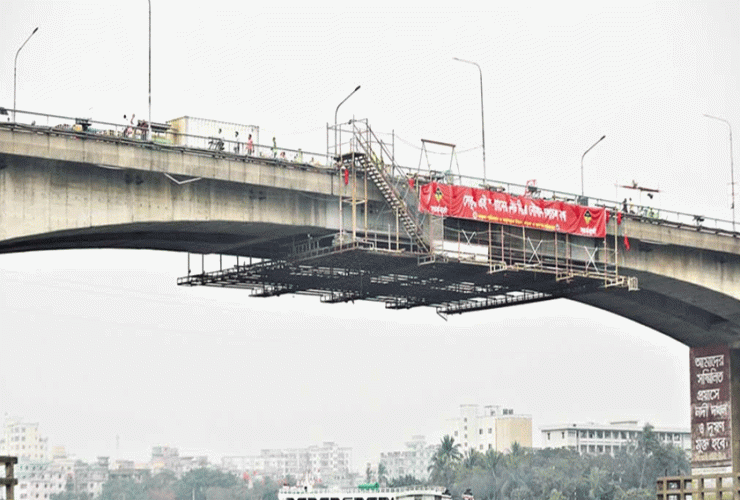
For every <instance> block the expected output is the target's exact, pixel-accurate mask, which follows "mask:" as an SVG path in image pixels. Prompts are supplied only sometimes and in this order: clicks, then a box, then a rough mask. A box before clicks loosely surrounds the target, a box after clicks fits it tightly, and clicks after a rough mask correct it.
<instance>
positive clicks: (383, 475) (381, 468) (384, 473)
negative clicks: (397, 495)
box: [378, 462, 388, 484]
mask: <svg viewBox="0 0 740 500" xmlns="http://www.w3.org/2000/svg"><path fill="white" fill-rule="evenodd" d="M378 482H379V483H380V484H385V483H387V482H388V469H386V467H385V464H384V463H383V462H380V463H379V464H378Z"/></svg>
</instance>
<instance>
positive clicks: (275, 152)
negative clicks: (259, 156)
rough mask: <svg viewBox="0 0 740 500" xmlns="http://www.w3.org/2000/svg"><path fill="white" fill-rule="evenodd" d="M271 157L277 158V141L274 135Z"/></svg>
mask: <svg viewBox="0 0 740 500" xmlns="http://www.w3.org/2000/svg"><path fill="white" fill-rule="evenodd" d="M272 157H273V158H277V141H276V140H275V136H274V135H273V136H272Z"/></svg>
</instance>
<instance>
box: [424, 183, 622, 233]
mask: <svg viewBox="0 0 740 500" xmlns="http://www.w3.org/2000/svg"><path fill="white" fill-rule="evenodd" d="M419 210H421V211H422V212H427V213H430V214H434V215H440V216H444V217H457V218H461V219H473V220H479V221H483V222H493V223H496V224H506V225H511V226H523V227H529V228H532V229H541V230H544V231H555V232H559V233H569V234H576V235H579V236H589V237H593V238H603V237H604V236H606V223H607V221H608V219H609V211H608V210H607V209H606V208H594V207H584V206H581V205H575V204H572V203H566V202H564V201H557V200H543V199H539V198H529V197H527V196H512V195H510V194H507V193H501V192H494V191H488V190H484V189H476V188H471V187H464V186H452V185H448V184H439V183H436V182H431V183H429V184H425V185H423V186H421V189H420V192H419Z"/></svg>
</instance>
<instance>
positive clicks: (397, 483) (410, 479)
mask: <svg viewBox="0 0 740 500" xmlns="http://www.w3.org/2000/svg"><path fill="white" fill-rule="evenodd" d="M417 484H423V482H422V481H421V480H420V479H417V478H416V477H414V476H412V475H411V474H406V475H405V476H399V477H394V478H393V479H391V480H390V482H389V483H388V486H390V487H391V488H399V487H401V486H414V485H417Z"/></svg>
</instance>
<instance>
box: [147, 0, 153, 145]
mask: <svg viewBox="0 0 740 500" xmlns="http://www.w3.org/2000/svg"><path fill="white" fill-rule="evenodd" d="M147 123H148V126H149V131H148V132H147V139H148V140H150V141H151V140H152V0H149V121H148V122H147Z"/></svg>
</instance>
